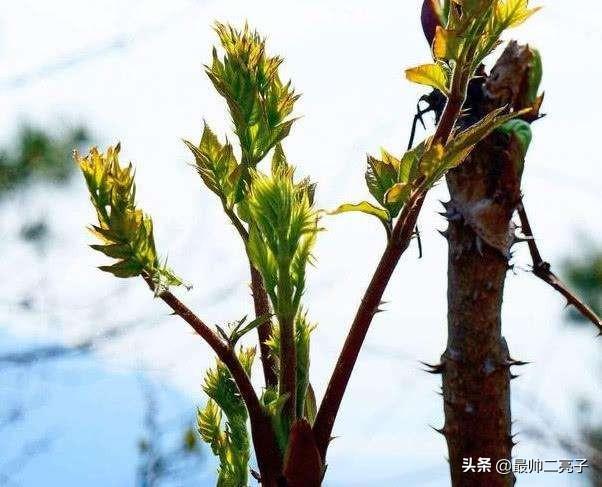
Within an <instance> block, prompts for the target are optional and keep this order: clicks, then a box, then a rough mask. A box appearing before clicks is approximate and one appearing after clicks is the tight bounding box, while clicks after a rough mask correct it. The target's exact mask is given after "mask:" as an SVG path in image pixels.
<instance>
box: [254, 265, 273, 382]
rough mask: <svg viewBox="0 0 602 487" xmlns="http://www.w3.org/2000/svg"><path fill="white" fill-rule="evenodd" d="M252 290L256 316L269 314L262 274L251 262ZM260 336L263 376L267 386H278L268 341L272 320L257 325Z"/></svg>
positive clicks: (268, 302)
mask: <svg viewBox="0 0 602 487" xmlns="http://www.w3.org/2000/svg"><path fill="white" fill-rule="evenodd" d="M249 267H250V268H251V292H252V293H253V304H254V306H255V316H256V317H257V318H258V317H260V316H268V315H270V314H271V312H272V310H271V308H270V301H269V299H268V294H267V292H266V291H265V288H264V286H263V279H262V277H261V274H260V273H259V271H258V270H257V269H255V267H253V265H252V264H251V263H249ZM257 334H258V336H259V352H260V354H261V366H262V368H263V376H264V378H265V385H266V387H276V386H277V385H278V376H277V375H276V364H275V362H274V358H273V357H272V354H271V351H270V347H268V345H267V342H268V340H269V338H270V335H271V334H272V321H271V320H268V321H266V322H265V323H264V324H262V325H259V326H258V327H257Z"/></svg>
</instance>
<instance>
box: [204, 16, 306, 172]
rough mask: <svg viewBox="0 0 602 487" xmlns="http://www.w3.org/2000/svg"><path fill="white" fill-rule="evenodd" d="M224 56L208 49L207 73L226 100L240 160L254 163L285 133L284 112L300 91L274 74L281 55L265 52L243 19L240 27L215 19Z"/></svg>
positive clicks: (287, 122)
mask: <svg viewBox="0 0 602 487" xmlns="http://www.w3.org/2000/svg"><path fill="white" fill-rule="evenodd" d="M215 31H216V33H217V35H218V37H219V40H220V42H221V45H222V48H223V50H224V51H225V53H224V56H223V57H221V58H220V56H219V55H218V52H217V49H215V48H214V50H213V60H212V63H211V64H210V65H208V66H206V73H207V76H209V79H210V80H211V82H212V83H213V85H214V86H215V89H216V90H217V91H218V93H220V94H221V95H222V96H223V97H224V98H225V100H226V103H227V104H228V108H229V110H230V115H231V117H232V122H233V124H234V130H235V132H236V135H237V136H238V139H239V141H240V146H241V152H242V154H241V155H242V160H241V162H242V164H243V165H244V166H246V167H255V166H256V165H257V163H258V162H259V161H261V160H262V159H263V158H264V157H265V155H266V154H267V153H268V152H269V151H270V149H272V148H273V147H274V146H275V145H276V144H277V143H278V142H280V141H281V140H282V139H284V138H285V137H286V136H287V135H288V133H289V131H290V129H291V126H292V125H293V123H294V121H295V119H291V118H289V116H290V114H291V113H292V111H293V108H294V105H295V102H296V101H297V99H298V98H299V95H297V94H295V91H294V90H293V88H292V86H291V83H290V81H289V82H286V83H283V82H282V81H281V79H280V76H279V74H278V68H279V67H280V65H281V64H282V58H280V57H278V56H269V55H268V54H267V53H266V48H265V39H264V38H262V37H261V36H260V35H259V34H258V33H257V31H254V30H250V29H249V27H248V26H247V25H245V26H244V28H243V29H242V30H238V29H235V28H234V27H232V26H230V25H225V24H221V23H219V22H218V23H216V24H215Z"/></svg>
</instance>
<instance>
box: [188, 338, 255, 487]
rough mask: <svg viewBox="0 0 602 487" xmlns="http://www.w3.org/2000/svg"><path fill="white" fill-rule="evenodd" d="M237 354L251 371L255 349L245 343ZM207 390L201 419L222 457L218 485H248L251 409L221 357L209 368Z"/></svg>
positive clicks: (206, 435) (202, 431)
mask: <svg viewBox="0 0 602 487" xmlns="http://www.w3.org/2000/svg"><path fill="white" fill-rule="evenodd" d="M237 356H238V359H239V360H240V362H241V364H242V366H243V368H244V369H245V371H246V372H247V374H250V371H251V365H252V363H253V359H254V357H255V349H254V348H250V349H245V348H242V347H241V348H240V350H239V351H238V353H237ZM203 390H204V391H205V393H206V394H207V395H208V396H209V398H210V399H209V401H208V402H207V404H206V406H205V407H204V408H203V409H201V410H199V412H198V414H197V423H198V429H199V433H200V435H201V438H202V439H203V440H204V441H205V442H207V443H209V445H210V446H211V449H212V451H213V453H214V455H216V456H217V457H218V458H219V468H218V482H217V485H218V486H224V487H228V486H237V487H238V486H246V485H247V482H248V472H249V459H250V456H251V446H250V438H249V433H248V431H247V410H246V407H245V405H244V402H243V400H242V397H241V396H240V393H239V391H238V388H237V386H236V384H235V382H234V380H233V378H232V376H231V374H230V372H229V371H228V369H227V368H226V366H225V365H224V364H223V363H222V362H221V361H219V360H217V361H216V365H215V367H214V368H212V369H209V370H208V371H207V372H206V375H205V382H204V384H203ZM223 416H225V418H226V421H225V423H224V424H222V418H223Z"/></svg>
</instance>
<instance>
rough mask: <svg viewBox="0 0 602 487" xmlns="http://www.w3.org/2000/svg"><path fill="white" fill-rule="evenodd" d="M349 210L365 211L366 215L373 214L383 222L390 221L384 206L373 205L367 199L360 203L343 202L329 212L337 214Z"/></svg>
mask: <svg viewBox="0 0 602 487" xmlns="http://www.w3.org/2000/svg"><path fill="white" fill-rule="evenodd" d="M350 211H359V212H361V213H366V214H367V215H373V216H375V217H376V218H378V219H379V220H381V221H382V222H384V223H387V224H388V223H390V221H391V215H389V212H388V211H387V210H385V209H384V208H379V207H378V206H375V205H373V204H372V203H369V202H367V201H362V202H360V203H355V204H353V203H345V204H342V205H341V206H339V207H338V208H337V209H336V210H334V211H331V212H329V214H330V215H338V214H340V213H347V212H350Z"/></svg>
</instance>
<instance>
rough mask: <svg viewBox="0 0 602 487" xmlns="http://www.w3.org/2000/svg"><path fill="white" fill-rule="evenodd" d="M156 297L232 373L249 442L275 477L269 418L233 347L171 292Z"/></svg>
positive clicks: (274, 446) (276, 457)
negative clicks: (246, 419)
mask: <svg viewBox="0 0 602 487" xmlns="http://www.w3.org/2000/svg"><path fill="white" fill-rule="evenodd" d="M142 277H143V278H144V280H145V281H146V283H147V284H148V285H149V287H150V288H151V290H153V291H154V288H155V284H154V283H153V281H152V279H151V278H150V277H149V276H147V275H143V276H142ZM159 297H160V298H161V299H162V300H163V301H164V302H165V303H166V304H167V305H168V306H169V307H170V308H171V309H172V310H173V312H174V314H175V315H178V316H179V317H181V318H182V319H183V320H184V321H186V323H188V324H189V325H190V326H191V327H192V328H193V329H194V331H196V332H197V333H198V334H199V335H200V336H201V338H202V339H203V340H204V341H205V342H206V343H207V344H208V345H209V346H210V347H211V349H212V350H213V351H214V352H215V354H216V355H217V356H218V358H219V359H220V360H221V361H222V362H223V363H224V364H225V365H226V367H227V368H228V370H229V371H230V373H231V374H232V378H233V379H234V382H235V383H236V386H237V387H238V390H239V392H240V395H241V397H242V399H243V401H244V403H245V405H246V407H247V410H248V412H249V419H250V420H251V430H252V433H253V444H254V446H255V453H256V455H257V461H258V463H259V467H260V470H261V471H262V472H266V473H267V476H268V477H270V478H272V477H274V478H275V476H276V475H277V474H278V472H279V471H280V468H281V460H280V454H279V449H278V446H277V443H276V437H275V435H274V431H273V429H272V426H271V420H270V417H269V415H268V414H267V412H266V411H265V409H264V408H263V407H262V405H261V403H260V401H259V398H258V397H257V394H256V393H255V389H254V388H253V384H251V380H250V378H249V376H248V375H247V373H246V372H245V370H244V368H243V366H242V364H241V363H240V361H239V360H238V357H237V356H236V352H235V350H234V349H233V348H232V347H230V346H229V345H228V344H227V343H225V342H224V341H223V340H222V339H221V338H220V337H219V336H218V335H217V333H215V332H214V331H213V330H212V329H211V328H209V326H207V325H206V324H205V323H204V322H203V320H201V319H200V318H199V317H198V316H197V315H195V314H194V313H193V312H192V311H191V310H190V309H189V308H188V307H187V306H186V305H185V304H184V303H182V302H181V301H180V300H179V299H178V298H176V297H175V296H174V295H173V294H172V293H171V292H169V291H164V292H162V293H161V294H160V295H159Z"/></svg>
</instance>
